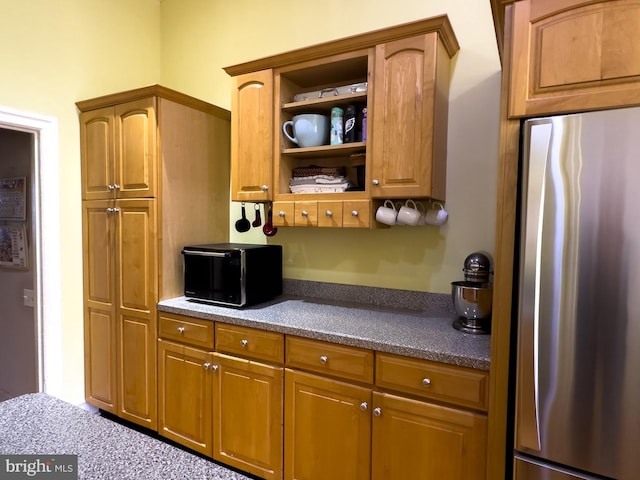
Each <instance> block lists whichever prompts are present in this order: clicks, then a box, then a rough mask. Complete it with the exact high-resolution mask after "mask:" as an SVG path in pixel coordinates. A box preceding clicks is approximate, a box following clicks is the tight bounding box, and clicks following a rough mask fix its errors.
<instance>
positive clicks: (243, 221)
mask: <svg viewBox="0 0 640 480" xmlns="http://www.w3.org/2000/svg"><path fill="white" fill-rule="evenodd" d="M250 228H251V222H250V221H249V220H248V219H247V213H246V212H245V209H244V202H242V218H240V219H239V220H238V221H236V230H237V231H238V232H240V233H243V232H248V231H249V229H250Z"/></svg>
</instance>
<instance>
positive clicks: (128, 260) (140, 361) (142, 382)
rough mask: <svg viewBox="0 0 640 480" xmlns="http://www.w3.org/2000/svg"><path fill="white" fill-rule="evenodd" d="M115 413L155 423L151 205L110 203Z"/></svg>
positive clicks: (152, 425)
mask: <svg viewBox="0 0 640 480" xmlns="http://www.w3.org/2000/svg"><path fill="white" fill-rule="evenodd" d="M115 205H116V207H115V209H116V216H117V225H116V240H115V248H116V251H117V253H116V275H117V285H118V292H117V299H118V305H117V321H118V340H119V373H120V375H119V377H120V382H119V383H120V385H119V387H120V414H121V417H122V418H125V419H127V420H130V421H132V422H135V423H138V424H140V425H144V426H146V427H148V428H152V429H155V427H156V363H155V362H156V341H155V338H156V331H157V327H156V324H157V320H156V300H155V299H156V296H157V265H156V263H157V254H156V204H155V200H143V199H138V200H118V201H116V202H115Z"/></svg>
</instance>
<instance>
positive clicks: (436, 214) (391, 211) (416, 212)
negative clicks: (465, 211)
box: [376, 199, 449, 226]
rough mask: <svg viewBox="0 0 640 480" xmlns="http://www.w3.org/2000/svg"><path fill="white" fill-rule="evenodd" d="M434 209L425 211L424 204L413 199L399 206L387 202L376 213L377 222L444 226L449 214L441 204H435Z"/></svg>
mask: <svg viewBox="0 0 640 480" xmlns="http://www.w3.org/2000/svg"><path fill="white" fill-rule="evenodd" d="M433 207H434V208H429V209H425V207H424V205H423V204H422V203H420V202H415V201H413V200H411V199H409V200H407V201H406V202H405V203H402V202H398V204H397V205H394V203H393V202H392V201H391V200H385V201H384V204H383V205H381V206H380V207H378V210H377V211H376V220H377V221H378V222H380V223H384V224H385V225H410V226H418V225H437V226H440V225H444V223H445V222H446V221H447V218H448V217H449V214H448V213H447V211H446V210H445V209H444V206H443V205H442V203H440V202H434V203H433Z"/></svg>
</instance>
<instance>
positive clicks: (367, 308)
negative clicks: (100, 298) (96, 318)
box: [158, 280, 490, 370]
mask: <svg viewBox="0 0 640 480" xmlns="http://www.w3.org/2000/svg"><path fill="white" fill-rule="evenodd" d="M284 292H285V293H284V294H283V295H282V296H280V297H278V298H277V299H275V300H273V301H271V302H267V303H263V304H260V305H256V306H253V307H248V308H244V309H234V308H226V307H220V306H215V305H209V304H204V303H198V302H194V301H192V300H190V299H187V298H185V297H177V298H172V299H167V300H163V301H161V302H160V303H159V304H158V310H159V311H163V312H169V313H177V314H182V315H189V316H192V317H197V318H202V319H208V320H213V321H219V322H225V323H230V324H235V325H242V326H247V327H255V328H260V329H263V330H269V331H275V332H281V333H285V334H292V335H298V336H302V337H306V338H312V339H316V340H325V341H329V342H334V343H339V344H343V345H351V346H355V347H362V348H369V349H374V350H377V351H380V352H388V353H397V354H400V355H406V356H410V357H415V358H422V359H427V360H433V361H437V362H442V363H449V364H454V365H460V366H465V367H472V368H477V369H481V370H488V369H489V357H490V336H489V335H477V334H467V333H462V332H460V331H458V330H456V329H454V328H453V326H452V322H453V320H454V318H455V315H454V313H453V310H452V307H451V305H450V303H451V299H450V296H449V295H443V294H429V293H420V292H409V291H404V290H390V289H380V288H370V287H354V286H347V285H332V284H325V283H318V282H306V281H293V280H289V281H285V284H284Z"/></svg>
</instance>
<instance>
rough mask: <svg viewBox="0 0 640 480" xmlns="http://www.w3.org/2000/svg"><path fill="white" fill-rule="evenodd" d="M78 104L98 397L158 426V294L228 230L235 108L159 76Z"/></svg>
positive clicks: (87, 330) (87, 306) (88, 388)
mask: <svg viewBox="0 0 640 480" xmlns="http://www.w3.org/2000/svg"><path fill="white" fill-rule="evenodd" d="M77 106H78V109H79V110H80V138H81V145H80V147H81V162H82V163H81V164H82V198H83V201H82V212H83V214H82V215H83V280H84V334H85V394H86V398H87V403H89V404H91V405H94V406H96V407H98V408H101V409H104V410H106V411H109V412H111V413H114V414H115V415H118V416H120V417H122V418H124V419H126V420H129V421H132V422H134V423H137V424H139V425H143V426H145V427H147V428H151V429H156V427H157V410H156V367H157V366H156V363H157V345H156V332H157V319H156V304H157V302H158V300H160V299H163V298H170V297H175V296H177V295H181V294H182V288H183V287H182V258H181V253H180V251H181V248H182V246H183V245H187V244H189V243H200V242H201V243H209V242H215V241H226V240H227V239H228V224H229V217H228V208H227V207H228V201H229V193H228V184H229V167H228V165H229V137H230V116H229V112H227V111H226V110H223V109H220V108H218V107H215V106H213V105H209V104H207V103H205V102H201V101H200V100H197V99H195V98H193V97H189V96H186V95H183V94H181V93H179V92H175V91H173V90H170V89H167V88H164V87H161V86H159V85H155V86H151V87H144V88H141V89H137V90H131V91H127V92H122V93H117V94H113V95H107V96H104V97H99V98H95V99H90V100H85V101H81V102H78V103H77ZM194 205H195V206H197V208H194Z"/></svg>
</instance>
